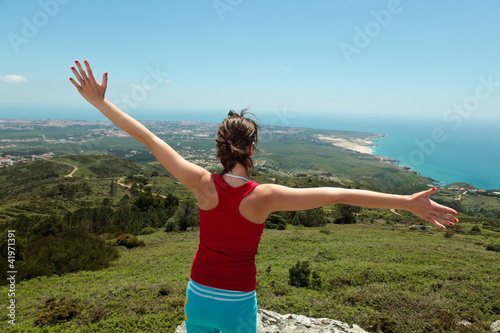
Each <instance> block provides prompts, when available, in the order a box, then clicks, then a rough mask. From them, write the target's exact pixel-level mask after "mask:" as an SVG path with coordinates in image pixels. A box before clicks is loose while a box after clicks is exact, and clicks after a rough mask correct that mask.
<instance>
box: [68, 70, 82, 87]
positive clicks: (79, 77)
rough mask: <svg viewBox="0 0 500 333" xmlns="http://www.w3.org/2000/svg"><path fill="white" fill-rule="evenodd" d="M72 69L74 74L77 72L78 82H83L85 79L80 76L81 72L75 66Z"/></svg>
mask: <svg viewBox="0 0 500 333" xmlns="http://www.w3.org/2000/svg"><path fill="white" fill-rule="evenodd" d="M71 70H72V71H73V74H75V77H76V79H77V80H78V82H80V84H83V79H82V77H81V76H80V73H78V71H77V70H76V68H75V67H71Z"/></svg>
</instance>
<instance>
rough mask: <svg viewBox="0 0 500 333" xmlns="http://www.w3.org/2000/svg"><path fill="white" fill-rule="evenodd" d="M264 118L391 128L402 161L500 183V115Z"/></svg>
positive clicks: (391, 144)
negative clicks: (452, 120) (458, 120)
mask: <svg viewBox="0 0 500 333" xmlns="http://www.w3.org/2000/svg"><path fill="white" fill-rule="evenodd" d="M226 112H227V111H205V112H199V111H186V110H184V111H172V110H170V111H152V110H149V111H148V110H141V111H132V112H131V113H130V115H131V116H132V117H135V118H137V119H143V120H173V121H178V120H191V121H204V122H217V123H218V122H220V121H221V120H222V119H223V118H224V117H225V116H226V114H227V113H226ZM258 117H259V119H260V121H261V123H262V124H266V125H275V126H296V127H307V128H321V129H337V130H351V131H363V132H375V133H382V134H385V135H386V137H384V138H382V139H379V140H377V141H376V144H377V146H376V147H375V148H374V149H373V153H374V154H376V155H380V156H386V157H390V158H393V159H396V160H398V161H400V164H401V165H405V166H408V167H410V168H411V169H412V170H414V171H416V172H418V173H420V174H422V175H423V176H426V177H430V178H432V179H434V180H436V181H438V182H440V184H442V185H445V184H450V183H453V182H466V183H469V184H472V185H474V186H476V187H478V188H480V189H484V190H488V189H500V130H499V128H500V126H498V121H479V120H477V119H472V118H473V117H471V118H470V119H464V120H463V121H462V123H461V124H460V125H459V126H457V124H456V123H447V122H445V121H444V120H442V119H439V117H436V118H434V119H429V118H410V117H407V116H406V117H374V116H343V115H338V114H331V115H326V116H325V115H318V114H314V113H313V112H311V113H301V114H298V113H293V112H287V111H284V110H275V111H272V112H267V113H262V112H261V113H259V114H258ZM0 118H11V119H16V118H17V119H42V118H45V119H47V118H50V119H81V120H94V121H95V120H106V118H105V117H104V116H102V115H101V113H100V112H98V111H97V110H95V109H93V108H91V107H90V108H88V107H87V108H81V109H77V108H71V109H68V108H47V107H38V108H33V107H30V108H26V107H23V108H21V107H15V108H13V107H2V106H0Z"/></svg>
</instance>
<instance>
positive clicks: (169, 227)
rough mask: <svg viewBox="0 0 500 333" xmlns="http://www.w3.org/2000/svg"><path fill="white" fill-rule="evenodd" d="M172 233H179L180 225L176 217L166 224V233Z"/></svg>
mask: <svg viewBox="0 0 500 333" xmlns="http://www.w3.org/2000/svg"><path fill="white" fill-rule="evenodd" d="M171 231H179V223H178V221H177V218H175V217H171V218H169V219H168V220H167V223H165V232H171Z"/></svg>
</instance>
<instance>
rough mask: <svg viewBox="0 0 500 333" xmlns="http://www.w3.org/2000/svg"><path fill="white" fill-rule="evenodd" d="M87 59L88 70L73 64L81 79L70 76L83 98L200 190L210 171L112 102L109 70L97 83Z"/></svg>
mask: <svg viewBox="0 0 500 333" xmlns="http://www.w3.org/2000/svg"><path fill="white" fill-rule="evenodd" d="M84 62H85V67H86V71H85V69H84V68H83V67H82V65H81V63H80V62H79V61H75V63H76V66H77V68H78V70H77V69H76V68H75V67H71V70H72V71H73V74H74V75H75V77H76V79H77V80H78V82H76V81H75V80H74V79H73V78H70V80H71V82H72V83H73V85H74V86H75V87H76V89H77V90H78V92H79V93H80V94H81V95H82V96H83V98H85V99H86V100H87V101H88V102H89V103H90V104H92V105H93V106H95V107H96V108H97V109H98V110H99V111H101V112H102V113H103V114H104V115H105V116H106V117H107V118H108V119H109V120H111V121H112V122H113V123H114V124H115V125H117V126H118V127H120V128H121V129H123V130H124V131H125V132H127V133H128V134H129V135H131V136H132V137H134V138H135V139H137V140H139V141H140V142H141V143H142V144H144V145H145V146H146V147H147V148H148V149H149V150H150V151H151V152H152V153H153V154H154V155H155V157H156V158H157V159H158V161H159V162H160V163H161V164H162V165H163V166H164V167H165V169H167V170H168V171H169V172H170V173H171V174H172V175H173V176H174V177H175V178H177V179H178V180H179V181H180V182H182V183H183V184H184V185H186V186H187V187H188V188H189V189H191V190H193V191H195V192H197V191H196V190H197V189H198V187H199V186H200V183H201V180H202V179H206V178H207V177H208V178H210V177H209V176H210V173H209V172H208V171H206V170H205V169H203V168H201V167H199V166H197V165H196V164H193V163H190V162H188V161H186V160H185V159H184V158H183V157H182V156H181V155H179V154H178V153H177V152H176V151H175V150H174V149H172V148H171V147H170V146H169V145H168V144H167V143H165V142H164V141H163V140H161V139H159V138H158V137H157V136H156V135H154V134H153V133H151V131H149V130H148V129H147V128H146V127H145V126H144V125H142V124H141V123H140V122H138V121H137V120H135V119H134V118H132V117H131V116H129V115H128V114H126V113H125V112H123V111H122V110H120V109H119V108H118V107H116V106H115V105H113V104H112V103H111V102H109V101H108V100H107V99H106V98H105V93H106V88H107V84H108V73H104V75H103V78H102V83H98V82H97V80H96V79H95V78H94V74H93V73H92V69H91V68H90V65H89V63H88V62H87V61H86V60H85V61H84Z"/></svg>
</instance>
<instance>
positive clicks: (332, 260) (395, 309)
mask: <svg viewBox="0 0 500 333" xmlns="http://www.w3.org/2000/svg"><path fill="white" fill-rule="evenodd" d="M322 229H326V230H329V231H331V234H329V235H326V234H323V233H320V232H319V229H318V228H309V229H305V228H296V227H289V228H288V229H287V230H285V231H275V230H267V229H266V230H265V232H264V236H263V239H262V243H261V245H260V249H259V254H258V255H257V270H258V272H259V275H258V280H259V283H258V288H257V292H258V299H259V306H260V307H261V308H265V309H271V310H275V311H278V312H280V313H297V314H303V315H308V316H313V317H329V318H335V319H338V320H342V321H346V322H350V323H358V324H360V325H361V326H362V327H365V328H369V327H370V325H372V324H373V323H374V322H376V321H377V320H378V321H379V322H380V321H385V322H389V323H390V325H391V327H392V328H393V329H395V331H398V332H408V331H413V332H423V331H429V330H431V329H432V328H436V329H438V330H439V329H443V330H444V331H450V330H449V327H451V326H450V325H451V323H452V322H453V321H458V320H462V319H464V320H468V321H471V322H473V323H474V326H475V328H476V330H473V331H477V332H480V331H481V330H482V328H484V327H486V326H487V325H489V324H490V323H491V322H492V321H494V320H498V319H500V299H498V290H499V289H500V275H499V274H498V267H499V265H500V257H499V255H498V253H496V252H490V251H486V250H485V247H484V243H485V242H490V241H492V240H496V242H498V241H499V238H498V236H494V235H493V234H488V235H476V236H471V235H456V236H454V237H452V238H445V237H443V235H444V233H443V232H440V231H429V232H422V231H409V230H408V229H405V228H397V227H389V226H383V225H373V226H368V225H346V226H339V225H328V226H326V227H324V228H322ZM487 237H488V238H489V239H486V238H487ZM140 238H142V239H144V240H145V242H146V244H147V246H146V247H144V248H136V249H133V250H125V249H123V250H121V257H120V259H119V260H118V261H117V262H115V263H114V264H113V265H112V267H110V268H108V269H105V270H102V271H98V272H79V273H74V274H68V275H64V276H61V277H57V276H55V277H49V278H46V277H45V278H38V279H34V280H31V281H26V282H22V283H18V284H17V286H16V302H17V304H18V307H17V325H16V327H15V330H13V332H38V331H41V330H40V329H38V328H36V327H35V326H34V320H35V318H36V317H37V316H39V315H41V314H43V313H44V312H47V308H46V307H45V306H44V305H45V302H46V301H47V300H48V299H51V298H56V299H57V300H61V299H63V298H64V299H65V301H63V302H66V303H70V302H71V301H75V302H76V304H77V305H76V308H77V312H78V314H77V315H76V316H75V317H74V318H73V319H72V320H71V321H69V322H67V323H64V324H61V325H60V326H58V327H56V326H52V327H50V329H47V330H45V332H103V331H111V330H112V331H113V332H130V331H151V332H157V331H166V332H172V331H173V329H174V328H175V327H176V326H177V325H179V324H180V323H181V322H182V320H183V319H182V318H183V302H184V290H185V286H186V283H187V281H188V278H189V271H190V265H191V261H192V257H193V255H194V253H195V251H196V248H197V243H198V234H197V233H196V232H186V233H176V234H175V233H174V234H166V233H164V232H157V233H155V234H152V235H148V236H140ZM298 260H309V261H310V262H311V265H312V269H313V270H314V271H316V272H318V273H319V274H320V277H321V281H322V287H321V288H319V289H318V290H314V289H310V288H309V289H306V288H295V287H291V286H289V285H288V269H289V268H290V267H291V266H292V265H293V264H294V263H295V262H297V261H298ZM0 293H2V294H4V295H5V294H6V293H7V288H6V287H2V288H1V289H0ZM6 305H7V304H6V300H5V299H4V298H2V301H1V302H0V306H1V307H2V308H4V309H5V307H6ZM384 317H385V318H388V319H383V318H384ZM2 325H4V326H3V327H6V326H5V325H6V323H5V321H4V322H2Z"/></svg>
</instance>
